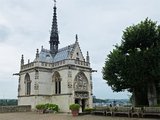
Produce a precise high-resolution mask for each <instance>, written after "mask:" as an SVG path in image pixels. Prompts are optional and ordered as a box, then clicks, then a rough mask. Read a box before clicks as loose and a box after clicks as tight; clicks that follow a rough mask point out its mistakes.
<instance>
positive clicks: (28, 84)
mask: <svg viewBox="0 0 160 120" xmlns="http://www.w3.org/2000/svg"><path fill="white" fill-rule="evenodd" d="M25 94H26V95H30V94H31V80H30V76H29V74H28V73H27V74H26V75H25Z"/></svg>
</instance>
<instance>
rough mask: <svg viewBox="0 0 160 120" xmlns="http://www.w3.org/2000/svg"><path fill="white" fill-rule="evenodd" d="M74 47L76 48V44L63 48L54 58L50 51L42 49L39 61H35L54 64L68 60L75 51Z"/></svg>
mask: <svg viewBox="0 0 160 120" xmlns="http://www.w3.org/2000/svg"><path fill="white" fill-rule="evenodd" d="M74 47H75V44H72V45H69V46H67V47H64V48H61V49H59V50H58V53H57V54H56V55H54V56H53V55H52V54H51V53H50V50H47V49H44V48H42V49H41V52H40V53H39V57H38V59H35V60H34V61H36V60H38V61H41V62H49V63H53V62H58V61H61V60H65V59H68V58H69V54H70V53H71V52H72V51H73V49H74Z"/></svg>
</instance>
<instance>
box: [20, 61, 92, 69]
mask: <svg viewBox="0 0 160 120" xmlns="http://www.w3.org/2000/svg"><path fill="white" fill-rule="evenodd" d="M63 65H76V66H82V67H90V63H88V62H85V61H80V60H74V59H66V60H62V61H58V62H55V63H47V62H40V61H36V62H31V63H28V64H25V65H23V66H21V70H27V69H31V68H34V67H44V68H55V67H60V66H63Z"/></svg>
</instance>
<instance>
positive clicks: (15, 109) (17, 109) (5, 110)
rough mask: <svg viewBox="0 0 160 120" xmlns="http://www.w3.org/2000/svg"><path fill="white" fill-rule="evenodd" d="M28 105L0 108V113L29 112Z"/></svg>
mask: <svg viewBox="0 0 160 120" xmlns="http://www.w3.org/2000/svg"><path fill="white" fill-rule="evenodd" d="M30 111H31V106H30V105H23V106H0V113H9V112H30Z"/></svg>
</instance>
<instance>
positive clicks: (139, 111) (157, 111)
mask: <svg viewBox="0 0 160 120" xmlns="http://www.w3.org/2000/svg"><path fill="white" fill-rule="evenodd" d="M92 114H95V115H96V114H99V115H106V116H107V115H109V116H127V117H142V118H143V117H147V116H149V117H154V118H155V117H156V118H160V107H99V108H98V107H96V108H95V109H94V111H93V112H92Z"/></svg>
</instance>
